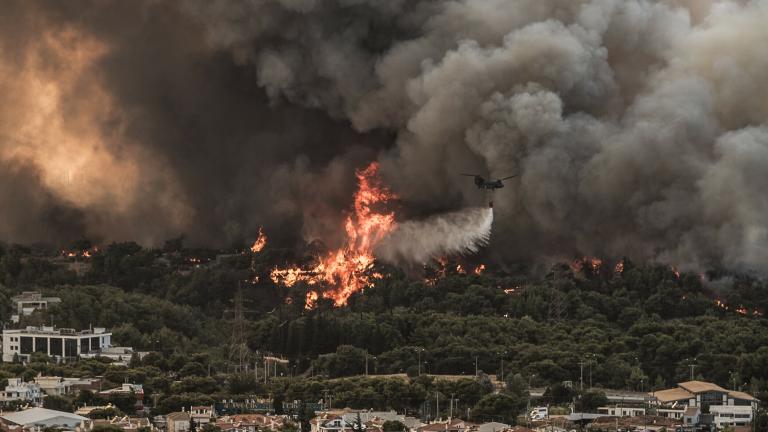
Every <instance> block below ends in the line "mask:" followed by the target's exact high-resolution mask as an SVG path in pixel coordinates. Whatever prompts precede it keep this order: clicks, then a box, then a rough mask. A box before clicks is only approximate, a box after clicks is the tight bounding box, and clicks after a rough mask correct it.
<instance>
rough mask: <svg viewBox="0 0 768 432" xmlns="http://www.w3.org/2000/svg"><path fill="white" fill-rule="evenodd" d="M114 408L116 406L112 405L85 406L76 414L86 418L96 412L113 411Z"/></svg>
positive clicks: (77, 410)
mask: <svg viewBox="0 0 768 432" xmlns="http://www.w3.org/2000/svg"><path fill="white" fill-rule="evenodd" d="M113 408H115V406H114V405H112V404H107V405H83V406H81V407H80V408H78V409H76V410H75V414H77V415H81V416H84V417H88V416H90V415H91V413H92V412H94V411H104V410H108V409H113Z"/></svg>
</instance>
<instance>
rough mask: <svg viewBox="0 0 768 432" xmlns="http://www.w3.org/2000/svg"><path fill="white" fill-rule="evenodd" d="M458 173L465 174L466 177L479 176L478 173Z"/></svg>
mask: <svg viewBox="0 0 768 432" xmlns="http://www.w3.org/2000/svg"><path fill="white" fill-rule="evenodd" d="M459 175H463V176H466V177H480V174H467V173H459Z"/></svg>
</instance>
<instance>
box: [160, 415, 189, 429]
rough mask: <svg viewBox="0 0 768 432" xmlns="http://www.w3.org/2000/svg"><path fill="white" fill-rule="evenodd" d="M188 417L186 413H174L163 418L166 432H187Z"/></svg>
mask: <svg viewBox="0 0 768 432" xmlns="http://www.w3.org/2000/svg"><path fill="white" fill-rule="evenodd" d="M189 420H190V416H189V413H188V412H185V411H182V412H174V413H170V414H168V415H166V416H165V430H166V432H187V431H189Z"/></svg>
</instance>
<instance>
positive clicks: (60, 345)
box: [3, 326, 112, 362]
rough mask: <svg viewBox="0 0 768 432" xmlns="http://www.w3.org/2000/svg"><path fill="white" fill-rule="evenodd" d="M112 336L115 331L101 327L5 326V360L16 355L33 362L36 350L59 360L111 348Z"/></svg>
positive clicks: (10, 359)
mask: <svg viewBox="0 0 768 432" xmlns="http://www.w3.org/2000/svg"><path fill="white" fill-rule="evenodd" d="M111 338H112V333H110V332H108V331H106V329H104V328H101V327H96V328H94V329H92V330H81V331H76V330H75V329H68V328H60V329H57V328H55V327H47V326H40V327H34V326H29V327H27V328H25V329H18V330H8V329H4V330H3V361H5V362H11V361H13V360H14V357H16V356H18V358H19V360H21V361H29V357H30V356H31V355H32V353H35V352H40V353H43V354H46V355H49V356H51V357H53V358H55V359H74V358H77V357H78V356H80V355H82V354H88V353H90V352H93V351H99V350H102V349H105V348H107V347H109V345H110V342H111Z"/></svg>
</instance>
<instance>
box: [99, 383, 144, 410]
mask: <svg viewBox="0 0 768 432" xmlns="http://www.w3.org/2000/svg"><path fill="white" fill-rule="evenodd" d="M98 395H99V396H101V397H103V398H106V399H107V400H110V399H113V398H119V397H127V396H134V397H136V409H137V410H141V409H143V408H144V387H143V386H142V385H141V384H131V383H124V384H123V385H121V386H120V387H115V388H112V389H108V390H102V391H100V392H99V393H98Z"/></svg>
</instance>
